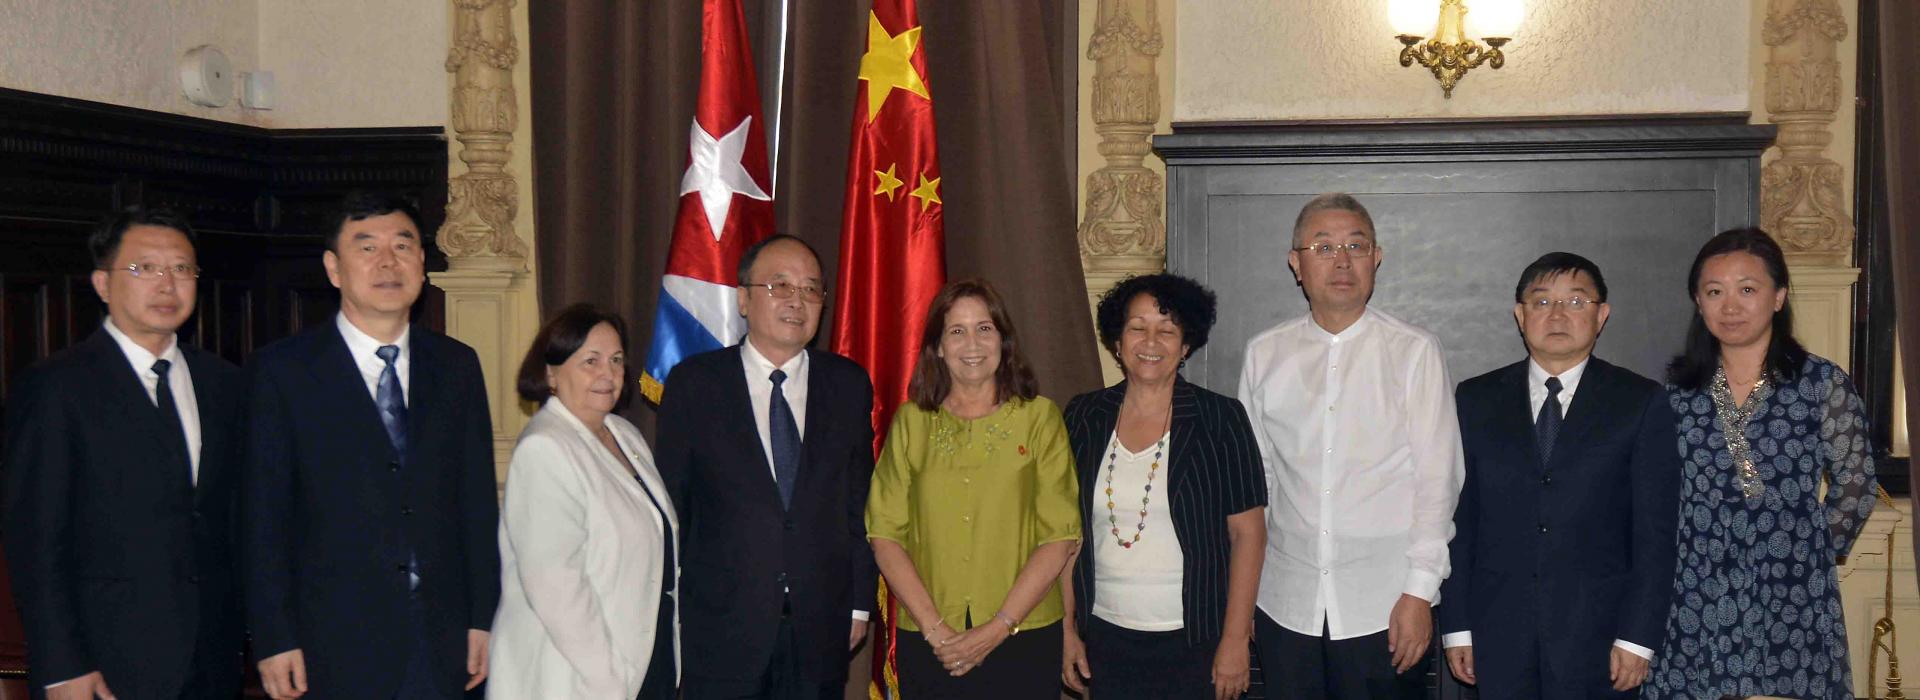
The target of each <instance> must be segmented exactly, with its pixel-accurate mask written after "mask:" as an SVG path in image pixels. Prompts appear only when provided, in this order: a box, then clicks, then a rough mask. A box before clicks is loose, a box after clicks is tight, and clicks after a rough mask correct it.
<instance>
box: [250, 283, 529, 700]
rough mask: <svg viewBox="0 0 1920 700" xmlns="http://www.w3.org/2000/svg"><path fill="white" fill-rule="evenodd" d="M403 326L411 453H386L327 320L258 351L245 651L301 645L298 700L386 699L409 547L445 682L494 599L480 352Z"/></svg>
mask: <svg viewBox="0 0 1920 700" xmlns="http://www.w3.org/2000/svg"><path fill="white" fill-rule="evenodd" d="M409 333H411V341H410V342H411V349H410V352H411V370H410V371H411V373H412V376H411V379H410V381H409V385H408V391H407V422H408V425H407V437H408V442H407V454H406V455H405V459H404V461H403V460H402V459H401V458H400V457H401V455H399V454H396V453H395V452H394V449H393V447H392V444H391V443H390V442H389V441H388V439H387V433H386V430H385V429H384V428H382V427H381V424H380V416H379V413H378V410H377V409H376V408H375V407H374V401H373V395H372V393H371V392H369V391H367V385H366V381H365V380H364V379H362V378H361V375H360V371H359V369H358V368H357V367H356V366H355V365H354V362H353V358H352V357H350V356H349V355H348V350H347V345H346V341H345V340H343V339H342V338H341V336H340V329H339V328H338V327H337V326H336V325H335V323H334V321H333V319H328V322H327V323H324V324H321V325H320V326H319V327H318V328H315V329H312V330H309V331H307V332H305V333H302V334H300V335H297V336H294V337H291V338H287V339H285V340H281V341H279V342H276V343H274V344H272V345H269V346H267V347H266V348H264V349H262V350H260V351H259V353H257V354H256V355H255V356H254V358H253V360H252V362H251V363H250V365H249V367H250V369H251V370H252V386H251V392H250V401H249V408H250V411H251V415H250V416H249V426H250V431H249V432H250V434H249V435H248V439H247V454H246V463H247V474H246V478H244V479H243V480H242V485H243V490H242V506H241V510H242V514H243V518H242V522H243V527H242V532H241V537H242V561H243V562H244V564H245V572H246V580H247V590H246V602H247V621H248V624H249V627H250V629H251V631H252V633H253V651H254V654H255V656H256V657H258V658H266V657H269V656H272V655H274V654H278V653H280V652H283V651H287V650H290V649H296V648H297V649H300V650H302V653H303V655H304V656H305V658H306V664H307V680H308V683H309V688H310V689H311V690H310V692H309V693H308V694H307V696H306V697H307V698H309V699H313V698H384V697H392V696H393V694H394V693H395V692H397V690H398V689H399V684H400V681H401V679H402V676H403V674H404V673H405V670H406V664H407V662H408V660H409V659H410V658H411V655H412V652H413V649H414V644H415V643H414V640H413V634H414V633H413V629H412V627H411V626H410V623H409V620H410V611H409V608H408V606H409V602H408V597H409V593H408V590H407V587H408V584H407V572H406V564H407V555H408V552H409V551H411V552H412V553H413V554H414V556H415V557H416V558H417V560H418V562H419V567H420V590H419V593H418V595H419V597H420V599H421V605H422V607H423V610H424V617H425V627H426V629H425V633H426V634H427V635H428V638H429V639H430V640H431V642H432V644H433V653H434V655H435V658H434V659H433V660H432V663H433V665H434V668H435V669H444V672H445V673H446V678H445V679H444V680H443V681H442V683H443V685H451V687H456V688H457V687H460V685H463V684H464V681H465V679H466V649H467V641H466V638H467V632H466V631H467V630H468V629H480V630H485V629H489V628H490V627H491V625H492V623H493V610H494V606H495V605H496V604H497V603H498V602H499V599H500V552H499V549H498V547H497V545H496V544H495V538H496V527H497V525H498V520H499V506H498V502H497V501H496V500H495V498H496V496H495V490H494V476H493V428H492V420H491V417H490V416H489V414H488V412H487V392H486V386H485V382H484V380H483V378H482V377H481V374H480V363H479V359H478V358H477V357H476V356H475V355H474V353H473V350H472V349H471V348H468V347H467V346H466V345H463V344H461V343H460V342H459V341H457V340H454V339H452V338H448V337H446V336H444V335H440V334H438V333H434V332H432V331H429V330H426V329H424V328H421V327H420V326H419V325H418V324H415V325H414V326H413V327H412V329H411V330H410V331H409Z"/></svg>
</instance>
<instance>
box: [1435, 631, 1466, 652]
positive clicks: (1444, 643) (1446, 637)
mask: <svg viewBox="0 0 1920 700" xmlns="http://www.w3.org/2000/svg"><path fill="white" fill-rule="evenodd" d="M1470 646H1473V633H1472V632H1449V633H1447V634H1443V635H1440V648H1442V649H1452V648H1454V647H1470Z"/></svg>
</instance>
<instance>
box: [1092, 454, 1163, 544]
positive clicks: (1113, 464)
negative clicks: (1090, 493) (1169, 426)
mask: <svg viewBox="0 0 1920 700" xmlns="http://www.w3.org/2000/svg"><path fill="white" fill-rule="evenodd" d="M1172 434H1173V431H1172V430H1168V431H1167V432H1166V433H1163V434H1161V436H1160V439H1159V440H1158V441H1156V442H1154V443H1153V463H1152V465H1151V466H1149V467H1147V487H1146V489H1145V490H1144V491H1143V492H1142V493H1141V494H1140V524H1138V525H1136V526H1134V528H1133V539H1131V540H1129V539H1126V538H1124V537H1121V536H1120V515H1119V513H1118V512H1116V508H1115V506H1114V505H1113V473H1114V470H1115V469H1116V468H1117V467H1118V466H1119V463H1120V431H1119V430H1115V431H1113V438H1112V439H1111V440H1109V441H1108V442H1107V526H1108V529H1109V531H1111V532H1112V533H1113V541H1114V542H1117V543H1119V545H1120V547H1121V548H1122V549H1133V545H1135V544H1136V543H1138V542H1139V541H1140V535H1141V534H1142V533H1145V532H1146V530H1147V501H1148V500H1149V499H1150V498H1151V497H1152V496H1153V478H1154V476H1155V475H1156V474H1157V473H1158V472H1159V471H1160V456H1161V455H1162V454H1164V453H1165V451H1166V447H1167V438H1168V437H1169V436H1171V435H1172Z"/></svg>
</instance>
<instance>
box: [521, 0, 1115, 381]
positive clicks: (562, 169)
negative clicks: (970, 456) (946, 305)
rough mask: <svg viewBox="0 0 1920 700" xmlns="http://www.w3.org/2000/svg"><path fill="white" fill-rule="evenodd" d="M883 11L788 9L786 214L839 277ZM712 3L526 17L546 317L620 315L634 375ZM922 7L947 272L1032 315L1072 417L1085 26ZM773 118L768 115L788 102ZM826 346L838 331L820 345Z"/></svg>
mask: <svg viewBox="0 0 1920 700" xmlns="http://www.w3.org/2000/svg"><path fill="white" fill-rule="evenodd" d="M777 2H778V0H743V2H742V6H743V10H744V12H745V14H746V19H747V26H748V28H749V33H750V34H752V35H753V36H752V37H751V40H752V41H753V42H754V53H755V57H756V61H757V63H758V64H759V65H760V66H762V67H763V68H762V69H761V70H760V73H761V75H760V79H761V81H762V84H763V85H765V84H769V83H770V82H771V81H773V80H774V79H775V77H774V68H776V67H777V64H776V63H775V61H774V59H775V58H776V57H777V53H775V51H776V49H777V47H775V46H773V45H771V44H770V42H769V41H767V38H768V37H771V36H775V31H774V29H773V28H772V26H771V25H773V24H775V23H774V22H772V21H771V18H772V17H774V16H775V14H774V13H775V12H776V10H775V3H777ZM869 7H870V0H804V1H794V2H790V3H789V12H790V13H791V14H790V16H789V24H790V32H789V42H790V43H789V44H788V47H787V66H786V74H787V85H786V90H785V96H784V100H783V105H782V111H783V115H782V121H783V128H782V133H781V134H780V139H779V142H780V153H779V158H778V162H777V163H776V165H775V168H776V169H777V174H776V175H775V206H776V216H777V220H778V222H779V223H778V225H779V227H780V230H781V231H782V232H785V233H791V234H793V235H796V236H799V237H801V238H804V239H806V240H807V241H808V242H810V243H812V244H813V245H814V247H815V248H816V249H818V250H819V251H820V253H821V265H822V267H823V268H824V269H825V270H826V272H827V275H828V278H829V279H832V276H833V274H834V270H835V269H836V266H835V264H836V262H837V259H838V257H839V256H838V248H839V236H840V219H841V216H840V207H841V200H842V198H843V195H844V188H845V178H846V163H847V144H848V138H849V136H850V134H851V133H852V128H853V121H852V120H853V98H854V92H855V88H856V84H855V80H856V78H855V76H856V74H857V72H858V67H859V62H860V55H861V53H862V51H863V50H864V48H865V43H866V27H867V13H868V9H869ZM700 8H701V3H700V1H699V0H658V1H650V2H630V1H629V0H543V1H542V2H537V3H531V4H530V5H529V8H528V9H529V20H530V27H531V30H530V34H531V36H530V40H529V42H528V44H529V46H528V48H529V60H530V64H531V72H532V95H531V102H532V104H533V114H532V118H533V140H534V178H535V181H534V190H535V191H534V194H535V197H534V199H535V206H536V209H535V217H536V222H537V226H538V229H539V233H538V236H537V237H536V238H537V246H536V247H537V251H536V254H535V255H536V265H537V266H538V268H539V280H540V305H541V309H542V312H543V314H544V313H551V312H553V311H555V310H558V309H559V308H561V307H562V306H565V305H566V304H569V303H573V302H577V301H591V302H595V303H599V304H603V305H605V306H607V307H608V308H611V309H613V310H615V311H618V312H620V313H622V314H623V315H625V316H626V318H627V319H628V323H629V324H630V326H631V328H630V338H629V342H630V344H631V345H632V348H631V349H630V352H631V353H632V354H633V355H634V364H635V365H638V364H639V363H640V361H641V360H642V357H641V356H642V355H644V354H645V352H646V347H647V344H648V342H649V341H650V338H651V333H652V319H653V308H654V304H655V301H656V296H657V294H658V289H659V279H660V272H661V269H662V267H663V266H664V265H665V263H666V251H667V243H668V240H669V239H670V238H671V236H672V228H673V216H674V208H675V206H676V205H677V201H678V198H677V193H678V191H679V183H680V175H681V171H682V169H683V168H684V165H685V163H686V158H687V151H686V149H687V144H686V141H687V125H688V124H689V123H690V120H691V119H692V116H693V104H694V97H695V94H696V91H697V89H698V81H699V52H700V45H699V44H700V41H699V37H700ZM1069 9H1071V8H1069ZM920 12H921V20H922V22H923V25H924V26H925V31H924V33H923V37H924V39H923V41H924V42H925V46H926V50H927V52H928V54H927V57H928V67H927V71H928V73H929V75H928V83H929V85H930V87H931V90H932V92H933V97H934V105H935V118H936V120H937V121H938V129H939V132H938V133H939V138H940V157H941V169H942V171H943V173H944V179H943V180H942V182H941V190H942V196H943V198H944V200H945V204H946V206H947V215H946V225H947V267H948V274H949V276H950V277H952V278H956V279H957V278H960V277H967V276H981V277H985V278H987V279H989V280H991V281H992V282H994V283H995V284H996V285H998V286H999V287H1000V288H1001V289H1002V290H1003V291H1005V292H1007V293H1008V296H1009V297H1011V298H1013V299H1015V300H1017V303H1016V306H1015V308H1014V309H1013V313H1014V325H1015V327H1016V328H1018V329H1019V331H1020V332H1021V333H1022V334H1023V336H1024V338H1023V340H1024V341H1025V347H1026V351H1027V353H1028V355H1029V359H1030V360H1032V361H1033V363H1034V366H1035V368H1036V369H1037V370H1038V371H1039V373H1040V379H1041V386H1042V390H1043V391H1044V392H1045V393H1046V394H1047V395H1048V396H1051V397H1053V398H1054V399H1056V400H1059V401H1061V402H1063V403H1064V401H1065V400H1066V399H1067V398H1069V397H1071V396H1073V395H1074V394H1076V393H1079V392H1083V391H1087V390H1090V389H1093V388H1097V387H1098V386H1099V383H1100V373H1099V367H1098V365H1097V360H1096V358H1095V354H1094V351H1093V343H1092V338H1093V334H1092V323H1091V320H1090V313H1089V310H1088V308H1087V303H1086V297H1085V292H1084V289H1083V287H1084V283H1083V282H1082V275H1081V270H1080V258H1079V253H1078V249H1077V246H1076V243H1075V241H1074V236H1073V230H1074V202H1073V192H1074V187H1073V159H1072V155H1073V148H1074V138H1075V135H1074V134H1073V133H1071V132H1070V131H1069V130H1068V125H1069V124H1070V123H1071V119H1070V117H1071V115H1070V114H1069V110H1071V109H1072V104H1073V99H1074V95H1075V88H1074V84H1073V78H1072V75H1073V72H1072V71H1073V68H1074V67H1073V65H1072V64H1071V63H1070V62H1069V61H1068V60H1067V59H1068V58H1069V57H1070V56H1071V55H1072V53H1071V51H1069V50H1068V49H1069V48H1071V47H1070V46H1069V45H1068V44H1069V43H1071V42H1073V41H1075V37H1076V36H1077V32H1076V28H1075V27H1074V26H1073V25H1072V24H1071V21H1072V18H1073V17H1074V16H1075V14H1076V13H1074V12H1067V11H1062V10H1061V9H1060V8H1059V7H1057V6H1056V5H1055V4H1054V3H945V2H922V3H921V6H920ZM764 107H765V109H766V111H767V114H768V117H769V118H770V119H771V118H772V116H773V109H774V105H773V104H766V105H764ZM826 316H827V317H828V318H830V317H831V313H830V312H829V313H828V314H827V315H826ZM830 332H831V329H829V328H825V327H823V328H822V329H821V333H820V336H821V338H822V340H820V341H819V342H820V343H822V344H823V343H824V342H825V340H824V338H826V337H827V336H828V334H829V333H830ZM629 413H638V414H646V413H650V412H649V411H645V410H640V411H631V410H630V411H629ZM635 417H639V418H642V419H644V418H646V417H648V416H646V415H636V416H635Z"/></svg>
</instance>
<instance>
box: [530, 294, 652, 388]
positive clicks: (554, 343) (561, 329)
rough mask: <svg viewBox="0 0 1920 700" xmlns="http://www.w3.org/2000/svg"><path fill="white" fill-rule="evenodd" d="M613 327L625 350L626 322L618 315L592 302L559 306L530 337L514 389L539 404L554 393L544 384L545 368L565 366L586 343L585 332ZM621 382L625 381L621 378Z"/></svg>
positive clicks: (545, 380) (549, 386) (545, 377)
mask: <svg viewBox="0 0 1920 700" xmlns="http://www.w3.org/2000/svg"><path fill="white" fill-rule="evenodd" d="M602 323H604V324H607V325H609V326H613V332H614V333H616V334H619V336H620V349H621V350H622V351H625V350H626V349H627V321H626V319H623V318H620V315H619V314H615V313H612V312H608V311H602V310H601V309H600V308H599V307H597V306H594V305H592V304H584V303H583V304H574V305H572V306H569V307H567V308H564V309H561V310H560V313H558V314H555V315H554V317H553V319H552V320H550V321H547V324H546V325H544V326H541V327H540V332H539V333H538V334H536V335H534V336H533V345H532V346H531V347H529V348H527V356H526V358H525V359H522V360H520V373H519V375H517V380H516V381H515V382H514V388H515V389H518V390H519V392H520V398H521V399H522V400H525V401H528V402H530V403H540V402H542V401H546V400H547V399H548V398H549V397H551V396H553V387H552V386H551V385H549V384H547V368H548V367H556V366H559V365H564V364H566V363H567V358H570V357H573V354H574V353H576V352H579V351H580V346H582V345H585V344H586V343H587V334H589V333H592V332H593V329H594V327H595V326H599V325H600V324H602ZM620 381H621V382H622V383H624V382H625V381H626V380H625V379H624V378H623V379H621V380H620ZM630 393H631V392H625V391H622V392H620V402H621V403H622V404H624V403H626V401H627V396H628V395H629V394H630Z"/></svg>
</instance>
